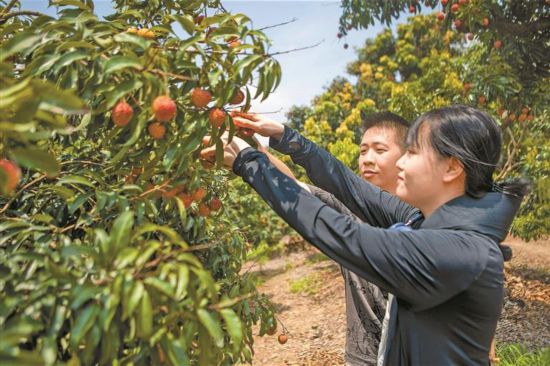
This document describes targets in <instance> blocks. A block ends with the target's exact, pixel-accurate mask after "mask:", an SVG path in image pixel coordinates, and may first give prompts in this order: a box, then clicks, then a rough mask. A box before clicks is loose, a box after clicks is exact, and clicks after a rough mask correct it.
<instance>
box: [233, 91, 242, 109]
mask: <svg viewBox="0 0 550 366" xmlns="http://www.w3.org/2000/svg"><path fill="white" fill-rule="evenodd" d="M243 101H244V93H243V91H242V90H240V89H238V90H237V91H236V92H235V94H233V98H232V99H231V104H233V105H236V104H241V103H242V102H243Z"/></svg>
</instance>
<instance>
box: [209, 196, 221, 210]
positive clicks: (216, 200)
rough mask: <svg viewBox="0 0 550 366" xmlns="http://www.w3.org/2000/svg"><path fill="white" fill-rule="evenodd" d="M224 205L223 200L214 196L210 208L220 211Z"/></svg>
mask: <svg viewBox="0 0 550 366" xmlns="http://www.w3.org/2000/svg"><path fill="white" fill-rule="evenodd" d="M222 206H223V203H222V201H221V200H220V199H219V198H217V197H214V198H212V200H211V201H210V209H211V210H212V211H218V210H219V209H221V208H222Z"/></svg>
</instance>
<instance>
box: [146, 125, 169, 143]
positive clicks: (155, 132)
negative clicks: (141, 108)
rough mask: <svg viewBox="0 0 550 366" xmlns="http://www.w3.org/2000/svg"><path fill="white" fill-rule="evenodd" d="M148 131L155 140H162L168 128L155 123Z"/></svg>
mask: <svg viewBox="0 0 550 366" xmlns="http://www.w3.org/2000/svg"><path fill="white" fill-rule="evenodd" d="M147 131H149V135H150V136H151V137H152V138H154V139H155V140H162V139H163V138H164V135H165V134H166V127H164V125H163V124H162V123H160V122H153V123H151V124H150V125H149V127H147Z"/></svg>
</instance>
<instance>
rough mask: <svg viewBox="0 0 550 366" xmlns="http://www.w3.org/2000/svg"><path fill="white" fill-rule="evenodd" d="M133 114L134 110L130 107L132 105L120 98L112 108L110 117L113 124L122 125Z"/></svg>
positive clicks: (125, 123) (124, 124)
mask: <svg viewBox="0 0 550 366" xmlns="http://www.w3.org/2000/svg"><path fill="white" fill-rule="evenodd" d="M133 115H134V110H133V109H132V106H130V104H128V103H126V101H124V100H122V101H120V102H118V103H117V104H116V105H115V107H114V108H113V111H112V112H111V119H112V120H113V123H114V124H115V125H117V126H120V127H123V126H126V125H127V124H128V123H129V122H130V120H131V119H132V116H133Z"/></svg>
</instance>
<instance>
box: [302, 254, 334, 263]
mask: <svg viewBox="0 0 550 366" xmlns="http://www.w3.org/2000/svg"><path fill="white" fill-rule="evenodd" d="M328 260H330V258H329V257H327V256H326V255H325V254H323V253H314V254H311V255H309V256H308V257H307V260H306V262H307V263H311V264H315V263H319V262H324V261H328Z"/></svg>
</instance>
